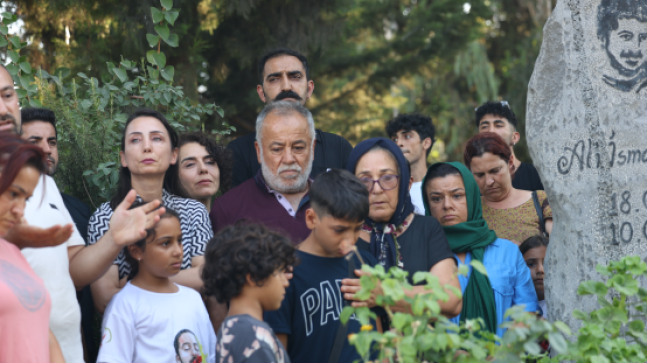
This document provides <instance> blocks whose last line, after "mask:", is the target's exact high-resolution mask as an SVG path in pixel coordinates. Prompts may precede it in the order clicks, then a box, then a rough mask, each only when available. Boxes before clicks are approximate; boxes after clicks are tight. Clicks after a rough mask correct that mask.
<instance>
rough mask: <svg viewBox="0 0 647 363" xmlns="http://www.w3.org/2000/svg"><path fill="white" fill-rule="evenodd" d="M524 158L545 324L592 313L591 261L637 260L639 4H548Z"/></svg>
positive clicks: (645, 61)
mask: <svg viewBox="0 0 647 363" xmlns="http://www.w3.org/2000/svg"><path fill="white" fill-rule="evenodd" d="M526 130H527V135H526V136H527V140H528V144H529V147H530V154H531V156H532V159H533V161H534V163H535V166H536V167H537V169H538V171H539V175H540V176H541V179H542V181H543V183H544V187H545V188H546V192H547V193H548V197H549V201H550V204H551V206H552V209H553V213H554V221H555V224H554V227H553V233H552V235H551V237H550V240H551V241H550V245H549V248H548V256H547V261H546V283H547V286H546V287H547V289H546V290H547V291H546V299H547V302H548V316H549V319H550V320H562V321H564V322H566V323H567V324H568V325H569V326H571V328H576V327H578V326H579V324H578V323H577V320H575V319H574V318H573V317H572V315H571V313H572V311H573V310H574V309H581V310H585V311H590V310H591V309H593V308H596V307H597V302H596V300H595V298H592V297H586V298H584V297H579V296H578V295H577V293H576V291H577V286H578V285H579V284H580V283H581V282H582V281H584V280H589V279H599V278H600V276H599V275H598V273H597V272H596V271H595V267H596V265H597V264H607V263H608V262H609V261H611V260H614V259H619V258H621V257H623V256H626V255H640V256H641V257H643V259H644V258H646V257H647V137H645V136H644V135H643V134H642V132H643V131H645V132H647V0H558V1H557V6H556V8H555V10H554V11H553V13H552V15H551V16H550V19H549V20H548V22H547V23H546V25H545V28H544V38H543V44H542V48H541V53H540V55H539V57H538V58H537V62H536V64H535V70H534V73H533V75H532V79H531V81H530V84H529V88H528V104H527V116H526Z"/></svg>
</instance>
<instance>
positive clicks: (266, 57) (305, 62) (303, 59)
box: [258, 48, 310, 85]
mask: <svg viewBox="0 0 647 363" xmlns="http://www.w3.org/2000/svg"><path fill="white" fill-rule="evenodd" d="M281 55H290V56H293V57H295V58H297V59H298V60H300V61H301V64H303V69H304V70H305V71H306V80H309V79H310V69H309V68H308V59H307V58H306V57H305V56H304V55H303V54H301V53H299V52H297V51H296V50H292V49H288V48H277V49H274V50H271V51H269V52H267V53H265V54H264V55H263V56H262V57H261V59H260V60H259V61H258V82H259V83H260V84H261V85H263V72H264V71H265V63H267V61H268V60H270V59H272V58H274V57H278V56H281Z"/></svg>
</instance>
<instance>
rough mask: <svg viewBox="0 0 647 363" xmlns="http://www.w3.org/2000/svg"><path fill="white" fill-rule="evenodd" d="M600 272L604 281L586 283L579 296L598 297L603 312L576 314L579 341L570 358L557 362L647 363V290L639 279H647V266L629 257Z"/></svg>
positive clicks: (638, 258) (569, 353)
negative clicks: (579, 323) (646, 327)
mask: <svg viewBox="0 0 647 363" xmlns="http://www.w3.org/2000/svg"><path fill="white" fill-rule="evenodd" d="M597 271H598V272H599V273H600V274H601V275H602V276H603V277H604V281H585V282H583V283H582V284H580V286H579V288H578V290H577V293H578V295H593V296H596V297H597V301H598V304H599V306H600V308H599V309H597V310H593V311H591V312H590V313H585V312H583V311H579V310H576V311H574V312H573V316H575V317H576V318H577V319H579V320H581V321H582V327H581V328H580V329H579V331H578V333H577V340H576V341H575V342H574V343H573V344H571V346H570V347H569V349H568V353H567V354H563V355H559V356H557V357H555V358H554V359H553V361H554V362H558V361H564V360H569V361H574V362H578V363H579V362H581V363H584V362H591V363H608V362H645V361H646V360H647V334H646V333H645V323H644V320H645V312H646V311H647V290H646V289H644V288H643V287H640V285H639V279H642V278H644V277H646V276H647V264H645V262H643V261H642V260H641V259H640V257H639V256H628V257H625V258H623V259H622V260H620V261H613V262H611V263H610V264H609V265H608V266H602V265H598V267H597Z"/></svg>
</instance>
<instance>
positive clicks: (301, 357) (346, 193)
mask: <svg viewBox="0 0 647 363" xmlns="http://www.w3.org/2000/svg"><path fill="white" fill-rule="evenodd" d="M310 203H311V206H312V208H311V209H308V210H307V211H306V223H307V225H308V228H310V229H311V230H312V231H311V232H310V235H309V236H308V238H306V240H305V241H303V242H302V243H301V244H300V245H299V246H298V247H297V248H298V251H297V257H298V258H299V259H300V260H301V263H300V264H299V266H297V267H295V268H294V277H293V278H292V280H291V281H290V287H288V289H287V290H286V294H285V299H284V300H283V303H282V305H281V308H280V309H279V310H277V311H271V312H267V313H265V321H267V323H268V324H270V326H271V327H272V329H274V331H275V332H276V334H277V336H278V337H279V340H281V342H283V344H284V345H285V347H287V350H288V355H289V356H290V359H291V360H292V362H321V363H327V362H328V361H329V359H330V356H331V353H332V351H333V344H334V342H335V337H336V336H337V335H338V330H339V325H340V324H341V322H340V320H339V316H340V314H341V311H342V309H343V308H344V306H345V304H347V303H349V302H347V301H346V300H344V298H343V294H342V292H341V290H340V287H341V281H342V280H343V279H345V278H348V277H349V276H348V275H349V262H348V260H347V259H346V258H344V256H346V255H348V254H349V253H351V251H352V250H353V246H354V245H355V242H356V241H357V238H358V237H359V232H360V229H361V227H362V224H363V223H364V219H365V218H366V217H367V216H368V211H369V203H368V191H367V190H366V187H365V186H364V185H362V183H361V182H360V181H359V180H358V179H357V178H356V177H355V176H354V175H352V174H351V173H349V172H348V171H345V170H338V169H332V170H330V171H328V172H326V173H322V174H320V175H319V176H318V177H317V179H316V180H315V181H314V183H312V185H311V187H310ZM360 253H361V257H362V259H363V260H364V262H365V263H368V264H369V265H371V266H374V265H375V263H376V261H375V258H373V256H372V255H371V254H370V253H367V252H365V251H360ZM352 258H353V259H354V261H355V265H356V266H357V268H358V269H359V268H361V267H360V266H361V263H360V260H359V259H358V258H357V256H353V257H352ZM360 328H361V325H360V323H359V321H357V320H356V319H354V318H353V317H351V319H350V320H349V321H348V327H347V330H346V331H345V332H343V333H344V344H343V348H342V349H341V353H340V355H339V358H338V359H337V360H336V361H338V362H343V363H345V362H348V363H350V362H354V361H360V360H361V357H360V356H359V354H358V353H357V351H356V350H355V347H354V346H351V345H350V344H349V343H348V339H347V338H346V337H347V336H348V334H352V333H357V332H359V331H360ZM377 328H378V325H376V324H375V322H373V329H377Z"/></svg>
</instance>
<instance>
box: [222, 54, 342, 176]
mask: <svg viewBox="0 0 647 363" xmlns="http://www.w3.org/2000/svg"><path fill="white" fill-rule="evenodd" d="M258 79H259V82H260V84H259V85H257V86H256V91H257V92H258V96H259V97H260V99H261V101H263V102H264V103H266V104H267V103H270V102H274V101H280V100H285V101H292V102H299V103H301V104H302V105H305V103H306V101H308V99H309V98H310V97H311V96H312V92H313V91H314V89H315V84H314V81H313V80H311V79H310V76H309V69H308V60H307V59H306V57H305V56H303V55H302V54H300V53H299V52H296V51H294V50H291V49H286V48H279V49H275V50H273V51H271V52H269V53H267V54H265V55H264V56H263V57H262V58H261V59H260V61H259V62H258ZM255 141H256V132H252V133H251V134H248V135H245V136H242V137H239V138H238V139H236V140H233V141H232V142H230V143H229V145H228V146H227V148H228V149H230V150H232V152H233V156H234V169H233V178H232V187H235V186H237V185H239V184H241V183H242V182H244V181H246V180H247V179H249V178H252V177H254V176H255V175H256V173H258V171H259V170H260V168H261V165H260V163H259V161H258V158H257V155H256V148H255V147H254V143H255ZM352 149H353V147H352V146H351V145H350V143H349V142H348V141H347V140H346V139H344V138H343V137H341V136H339V135H335V134H331V133H328V132H324V131H321V130H319V129H317V130H316V135H315V154H314V162H313V165H312V172H311V174H310V175H311V177H312V178H314V177H316V176H317V175H319V173H321V172H324V171H326V169H328V168H337V169H345V168H346V163H347V162H348V156H349V155H350V152H351V150H352Z"/></svg>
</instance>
